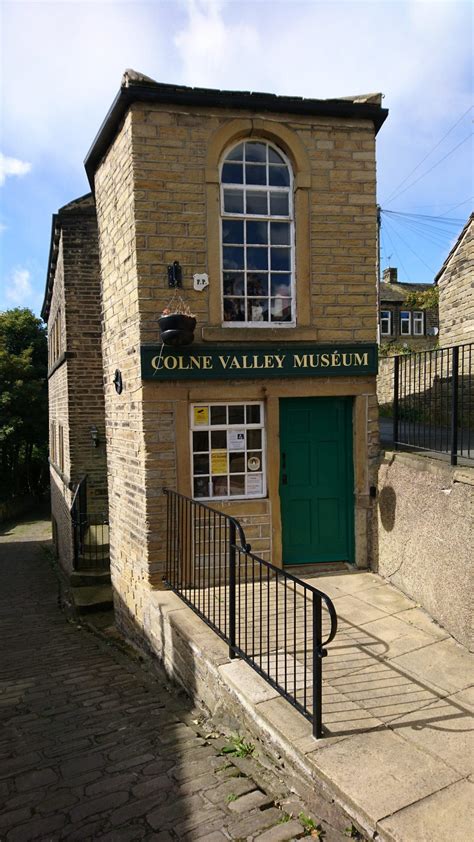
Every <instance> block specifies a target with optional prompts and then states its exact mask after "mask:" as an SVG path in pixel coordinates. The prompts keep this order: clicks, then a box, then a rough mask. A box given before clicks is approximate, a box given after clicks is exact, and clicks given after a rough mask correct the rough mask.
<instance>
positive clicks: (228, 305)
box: [224, 298, 245, 322]
mask: <svg viewBox="0 0 474 842" xmlns="http://www.w3.org/2000/svg"><path fill="white" fill-rule="evenodd" d="M224 319H225V321H226V322H245V302H244V299H243V298H224Z"/></svg>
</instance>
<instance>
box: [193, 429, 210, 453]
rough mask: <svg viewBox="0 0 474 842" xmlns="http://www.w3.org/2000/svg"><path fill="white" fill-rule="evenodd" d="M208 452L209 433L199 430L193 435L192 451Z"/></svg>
mask: <svg viewBox="0 0 474 842" xmlns="http://www.w3.org/2000/svg"><path fill="white" fill-rule="evenodd" d="M200 450H206V451H207V450H209V433H208V432H207V430H199V432H197V431H196V432H194V433H193V451H194V453H196V452H198V451H200Z"/></svg>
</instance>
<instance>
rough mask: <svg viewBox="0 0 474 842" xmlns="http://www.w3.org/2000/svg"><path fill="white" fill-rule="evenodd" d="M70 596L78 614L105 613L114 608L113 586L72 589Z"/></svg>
mask: <svg viewBox="0 0 474 842" xmlns="http://www.w3.org/2000/svg"><path fill="white" fill-rule="evenodd" d="M70 594H71V595H72V599H73V601H74V607H75V609H76V611H77V613H78V614H89V613H91V612H93V611H105V610H106V609H108V608H112V607H113V597H112V587H111V585H93V586H82V587H75V588H71V590H70Z"/></svg>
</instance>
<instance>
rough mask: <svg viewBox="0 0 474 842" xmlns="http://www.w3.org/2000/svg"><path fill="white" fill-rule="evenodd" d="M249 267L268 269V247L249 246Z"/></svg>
mask: <svg viewBox="0 0 474 842" xmlns="http://www.w3.org/2000/svg"><path fill="white" fill-rule="evenodd" d="M247 268H248V269H268V249H266V248H252V247H250V248H248V249H247Z"/></svg>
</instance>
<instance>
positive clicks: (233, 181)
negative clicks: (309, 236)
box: [220, 140, 296, 327]
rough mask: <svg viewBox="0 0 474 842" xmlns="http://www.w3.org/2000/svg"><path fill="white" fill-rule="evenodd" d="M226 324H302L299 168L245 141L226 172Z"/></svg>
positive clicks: (264, 145)
mask: <svg viewBox="0 0 474 842" xmlns="http://www.w3.org/2000/svg"><path fill="white" fill-rule="evenodd" d="M220 184H221V260H222V303H223V314H222V315H223V324H224V326H226V327H237V326H240V327H242V326H251V327H278V326H284V327H291V326H293V325H294V324H295V322H296V302H295V253H294V252H295V249H294V211H293V172H292V168H291V165H290V162H289V161H288V159H287V157H286V156H285V155H284V153H283V152H282V151H281V150H280V149H278V148H277V147H276V146H274V145H273V144H272V143H269V142H268V141H263V140H245V141H242V142H240V143H238V144H237V145H235V146H233V147H232V148H231V149H230V150H229V151H228V152H227V153H226V155H225V157H224V160H223V162H222V165H221V171H220Z"/></svg>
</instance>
